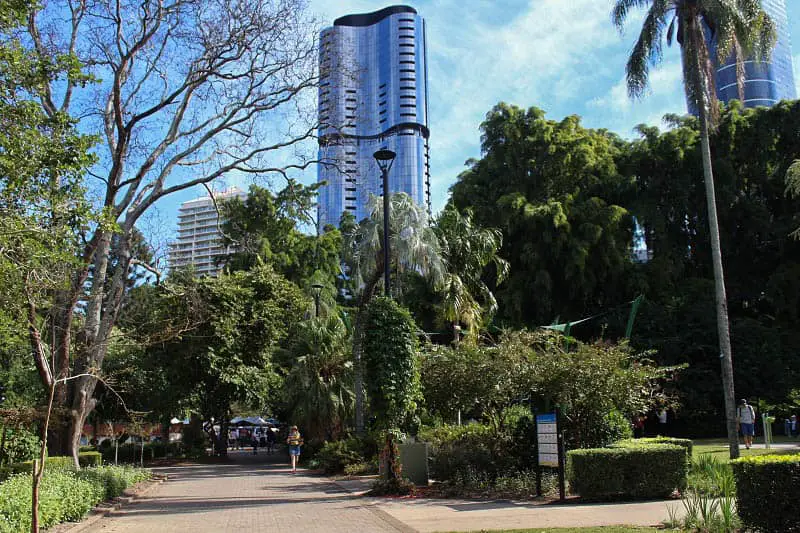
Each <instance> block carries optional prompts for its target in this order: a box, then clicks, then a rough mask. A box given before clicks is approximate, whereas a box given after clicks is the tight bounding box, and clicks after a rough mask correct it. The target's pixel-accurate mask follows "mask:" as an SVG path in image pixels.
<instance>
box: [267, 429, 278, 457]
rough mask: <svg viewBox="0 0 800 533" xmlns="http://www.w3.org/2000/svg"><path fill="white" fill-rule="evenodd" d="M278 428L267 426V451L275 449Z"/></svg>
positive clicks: (270, 451)
mask: <svg viewBox="0 0 800 533" xmlns="http://www.w3.org/2000/svg"><path fill="white" fill-rule="evenodd" d="M276 431H278V430H277V429H276V428H267V453H272V452H273V451H275V441H276V440H278V439H277V437H276V436H275V432H276Z"/></svg>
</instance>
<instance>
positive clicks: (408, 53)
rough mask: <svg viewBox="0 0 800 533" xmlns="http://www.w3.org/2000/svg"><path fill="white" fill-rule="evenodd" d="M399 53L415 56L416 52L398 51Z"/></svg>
mask: <svg viewBox="0 0 800 533" xmlns="http://www.w3.org/2000/svg"><path fill="white" fill-rule="evenodd" d="M400 55H401V56H415V55H417V54H415V53H414V52H400Z"/></svg>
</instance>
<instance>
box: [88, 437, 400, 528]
mask: <svg viewBox="0 0 800 533" xmlns="http://www.w3.org/2000/svg"><path fill="white" fill-rule="evenodd" d="M278 458H280V459H281V460H283V454H281V456H280V457H276V456H273V457H269V456H265V455H263V454H260V455H257V456H253V455H251V454H249V453H247V452H238V453H237V452H234V453H232V454H231V462H230V463H225V464H203V465H189V466H180V467H170V468H159V469H155V471H157V472H162V473H165V474H167V475H168V476H169V480H168V481H167V482H165V483H163V484H162V485H161V486H160V487H158V488H157V489H156V490H155V491H153V492H151V493H149V494H148V495H147V496H146V497H144V498H142V499H141V500H139V501H137V502H136V503H133V504H131V505H129V506H126V507H125V508H123V509H121V510H119V511H115V512H114V513H112V514H111V515H109V516H108V517H106V518H103V519H101V520H99V521H97V522H96V523H95V524H92V525H91V526H90V527H89V528H87V529H86V530H85V531H90V532H92V533H99V532H104V533H127V532H134V531H135V532H141V531H153V532H164V533H168V532H181V533H183V532H186V531H191V532H194V531H214V532H217V533H219V532H227V531H244V532H247V533H257V532H262V531H263V532H266V531H302V532H304V533H315V532H320V533H323V532H324V533H339V532H342V533H345V532H347V533H351V532H361V531H364V532H376V533H382V532H392V533H396V532H398V531H405V532H408V531H413V530H411V529H410V528H408V527H405V526H404V525H403V524H402V523H399V522H397V521H396V520H395V519H393V518H392V517H391V516H389V515H386V514H385V513H383V512H382V511H380V510H377V509H376V508H375V507H374V506H373V505H371V504H370V501H369V500H366V499H364V498H359V497H357V496H353V495H352V494H350V493H349V492H347V491H346V490H344V489H343V488H341V487H340V486H338V485H336V484H335V483H333V482H331V481H330V480H328V479H327V478H324V477H320V476H313V475H309V474H308V473H306V472H305V471H303V470H298V473H297V474H291V472H290V469H289V467H288V466H286V465H282V464H276V463H275V462H273V461H270V459H278Z"/></svg>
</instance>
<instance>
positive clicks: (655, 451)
mask: <svg viewBox="0 0 800 533" xmlns="http://www.w3.org/2000/svg"><path fill="white" fill-rule="evenodd" d="M567 459H568V465H567V476H568V479H569V483H570V490H571V491H572V492H573V493H577V494H579V495H580V496H581V497H582V498H584V499H587V500H622V499H642V498H666V497H668V496H670V495H671V494H672V493H673V492H674V491H675V490H676V489H677V490H682V489H683V488H685V487H686V481H687V475H688V472H689V464H688V461H687V460H686V449H685V448H683V447H681V446H678V445H675V444H638V445H637V444H627V445H620V446H617V447H613V448H590V449H585V450H571V451H570V452H568V453H567Z"/></svg>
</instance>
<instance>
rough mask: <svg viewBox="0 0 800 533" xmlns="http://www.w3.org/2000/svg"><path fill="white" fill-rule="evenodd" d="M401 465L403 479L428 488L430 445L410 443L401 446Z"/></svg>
mask: <svg viewBox="0 0 800 533" xmlns="http://www.w3.org/2000/svg"><path fill="white" fill-rule="evenodd" d="M399 448H400V464H401V465H403V477H404V478H407V479H408V480H409V481H411V482H412V483H413V484H414V485H416V486H418V487H427V486H428V443H427V442H409V443H405V444H401V445H400V446H399Z"/></svg>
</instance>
